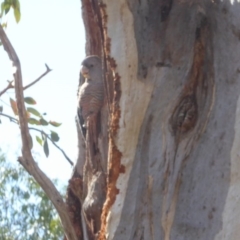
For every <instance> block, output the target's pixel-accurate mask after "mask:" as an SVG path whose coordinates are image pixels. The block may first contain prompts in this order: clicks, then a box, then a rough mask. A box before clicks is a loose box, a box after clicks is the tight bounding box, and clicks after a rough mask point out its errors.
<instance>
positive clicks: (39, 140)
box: [36, 136, 42, 146]
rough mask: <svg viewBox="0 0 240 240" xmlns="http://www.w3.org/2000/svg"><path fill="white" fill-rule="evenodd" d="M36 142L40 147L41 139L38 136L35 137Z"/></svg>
mask: <svg viewBox="0 0 240 240" xmlns="http://www.w3.org/2000/svg"><path fill="white" fill-rule="evenodd" d="M36 140H37V142H38V143H39V144H40V145H41V146H42V139H41V138H40V137H39V136H36Z"/></svg>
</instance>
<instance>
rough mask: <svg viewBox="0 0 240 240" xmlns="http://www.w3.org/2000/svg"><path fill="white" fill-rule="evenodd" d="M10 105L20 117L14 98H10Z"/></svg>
mask: <svg viewBox="0 0 240 240" xmlns="http://www.w3.org/2000/svg"><path fill="white" fill-rule="evenodd" d="M10 104H11V108H12V110H13V113H14V114H15V115H18V109H17V103H16V101H15V100H13V99H12V98H10Z"/></svg>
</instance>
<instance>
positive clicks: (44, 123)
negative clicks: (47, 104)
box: [39, 118, 48, 126]
mask: <svg viewBox="0 0 240 240" xmlns="http://www.w3.org/2000/svg"><path fill="white" fill-rule="evenodd" d="M39 122H40V124H41V125H43V126H47V125H48V122H47V121H46V120H45V119H43V118H41V119H40V120H39Z"/></svg>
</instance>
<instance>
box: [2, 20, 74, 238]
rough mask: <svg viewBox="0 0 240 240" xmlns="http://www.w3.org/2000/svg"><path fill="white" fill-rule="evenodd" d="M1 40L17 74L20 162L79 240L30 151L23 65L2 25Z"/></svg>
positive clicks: (67, 229)
mask: <svg viewBox="0 0 240 240" xmlns="http://www.w3.org/2000/svg"><path fill="white" fill-rule="evenodd" d="M0 40H1V42H2V44H3V47H4V49H5V51H6V52H7V54H8V56H9V58H10V59H11V60H12V61H13V65H14V66H15V67H16V72H15V73H14V74H13V76H14V79H15V94H16V100H17V108H18V114H19V123H20V131H21V137H22V155H23V156H22V157H19V159H18V160H19V162H20V163H21V164H22V165H23V167H24V168H25V169H26V170H27V171H28V173H29V174H31V175H32V176H33V177H34V179H35V180H36V181H37V182H38V184H39V185H40V186H41V187H42V189H43V190H44V192H45V193H46V195H47V196H48V198H49V199H50V200H51V202H52V203H53V205H54V206H55V208H56V210H57V212H58V214H59V217H60V219H61V222H62V225H63V229H64V233H65V234H66V237H67V239H68V240H77V236H76V233H75V230H74V228H73V226H72V223H71V220H70V218H69V214H68V211H67V206H66V204H65V202H64V201H63V199H62V196H61V195H60V193H59V192H58V190H57V189H56V187H55V186H54V184H53V183H52V182H51V180H50V179H49V178H48V177H47V176H46V175H45V173H44V172H42V171H41V169H40V168H39V167H38V165H37V164H36V162H35V161H34V159H33V156H32V153H31V150H30V141H31V140H30V134H29V129H28V123H27V116H26V109H25V105H24V99H23V86H22V73H21V64H20V61H19V58H18V56H17V54H16V52H15V50H14V48H13V47H12V44H11V43H10V41H9V39H8V37H7V35H6V34H5V32H4V30H3V28H2V26H1V25H0Z"/></svg>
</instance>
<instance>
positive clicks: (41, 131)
mask: <svg viewBox="0 0 240 240" xmlns="http://www.w3.org/2000/svg"><path fill="white" fill-rule="evenodd" d="M28 129H29V130H34V131H37V132H40V133H42V134H43V135H44V136H45V137H46V138H48V139H49V140H50V141H51V143H52V144H53V145H54V146H55V147H56V148H57V149H59V150H60V151H61V152H62V154H63V156H64V157H65V158H66V159H67V161H68V162H69V163H70V164H71V165H72V166H73V162H72V161H71V160H70V158H69V157H68V156H67V154H66V153H65V152H64V151H63V149H61V148H60V147H59V146H58V145H57V144H56V143H55V142H54V141H53V140H52V139H51V138H50V137H49V135H48V134H47V133H45V132H44V131H43V130H40V129H37V128H33V127H29V128H28Z"/></svg>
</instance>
